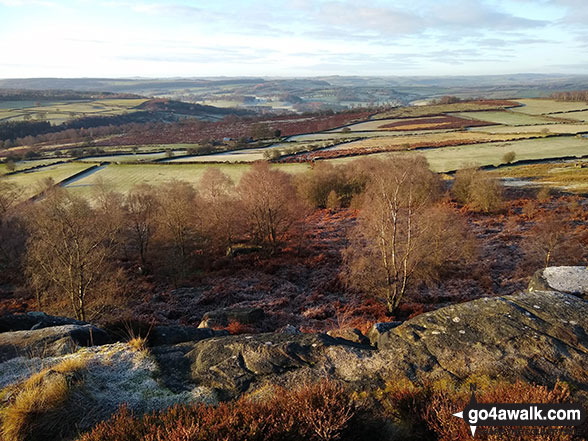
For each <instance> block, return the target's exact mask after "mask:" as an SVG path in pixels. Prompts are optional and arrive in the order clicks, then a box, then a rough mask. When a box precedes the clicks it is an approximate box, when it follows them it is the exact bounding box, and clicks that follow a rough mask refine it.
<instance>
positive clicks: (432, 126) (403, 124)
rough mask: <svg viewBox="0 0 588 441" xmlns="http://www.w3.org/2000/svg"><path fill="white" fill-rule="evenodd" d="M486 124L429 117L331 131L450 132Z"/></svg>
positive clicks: (453, 118)
mask: <svg viewBox="0 0 588 441" xmlns="http://www.w3.org/2000/svg"><path fill="white" fill-rule="evenodd" d="M487 124H488V123H485V122H482V121H479V120H473V119H465V118H459V117H455V116H449V115H440V116H431V117H423V118H400V119H380V120H372V121H366V122H361V123H357V124H352V125H349V126H347V127H343V128H339V129H336V130H333V132H339V133H341V132H347V133H349V131H351V132H363V131H365V132H367V133H369V131H371V130H382V131H390V132H392V131H394V132H399V131H400V132H405V133H407V134H408V133H411V132H414V131H420V130H426V131H427V132H428V131H430V130H451V129H463V128H465V127H471V126H480V125H487Z"/></svg>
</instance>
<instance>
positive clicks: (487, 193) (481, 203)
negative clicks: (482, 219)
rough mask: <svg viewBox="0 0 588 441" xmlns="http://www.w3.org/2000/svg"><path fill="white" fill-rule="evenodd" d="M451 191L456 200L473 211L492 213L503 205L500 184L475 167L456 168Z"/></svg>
mask: <svg viewBox="0 0 588 441" xmlns="http://www.w3.org/2000/svg"><path fill="white" fill-rule="evenodd" d="M451 192H452V193H453V197H454V198H455V200H456V201H458V202H459V203H461V204H464V205H467V206H468V207H469V208H471V209H472V210H474V211H482V212H484V213H493V212H496V211H498V210H500V209H501V208H502V207H503V195H502V185H501V184H500V183H499V181H498V180H496V179H494V178H492V177H490V176H488V175H487V174H485V173H484V172H483V171H482V170H480V169H479V168H476V167H468V168H465V169H461V170H458V171H457V172H456V173H455V180H454V181H453V187H452V189H451Z"/></svg>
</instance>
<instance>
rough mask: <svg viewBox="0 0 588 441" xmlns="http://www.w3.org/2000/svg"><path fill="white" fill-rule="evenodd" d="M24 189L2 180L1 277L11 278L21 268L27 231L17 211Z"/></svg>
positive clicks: (0, 185)
mask: <svg viewBox="0 0 588 441" xmlns="http://www.w3.org/2000/svg"><path fill="white" fill-rule="evenodd" d="M21 193H22V191H21V189H20V188H18V187H17V186H16V185H14V184H12V183H9V182H0V270H1V272H0V279H5V278H7V279H9V278H10V276H11V275H13V273H16V272H17V270H18V269H19V266H20V263H21V258H22V255H23V251H24V249H23V248H24V247H23V243H24V241H25V236H24V235H25V232H24V229H23V224H22V220H21V218H20V216H19V213H17V205H18V202H19V200H20V195H21Z"/></svg>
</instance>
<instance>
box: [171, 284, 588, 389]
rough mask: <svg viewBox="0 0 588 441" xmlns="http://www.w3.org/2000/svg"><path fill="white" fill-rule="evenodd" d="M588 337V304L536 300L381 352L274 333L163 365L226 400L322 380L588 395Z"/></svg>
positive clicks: (181, 353)
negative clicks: (473, 381)
mask: <svg viewBox="0 0 588 441" xmlns="http://www.w3.org/2000/svg"><path fill="white" fill-rule="evenodd" d="M394 325H396V324H394ZM586 330H588V302H585V301H584V300H582V299H580V298H578V297H577V296H573V295H571V294H565V293H560V292H533V293H521V294H517V295H511V296H505V297H495V298H483V299H478V300H475V301H472V302H466V303H462V304H458V305H452V306H448V307H445V308H441V309H438V310H436V311H433V312H429V313H425V314H421V315H419V316H417V317H415V318H413V319H411V320H408V321H406V322H404V323H403V324H401V325H399V326H395V327H393V328H391V329H390V327H388V329H387V330H385V329H384V327H382V329H381V331H382V332H380V333H379V334H378V336H377V342H376V344H377V350H376V349H374V348H373V347H369V346H365V345H361V344H357V343H353V342H351V341H348V340H343V339H341V338H332V337H330V336H328V335H326V334H285V333H274V334H257V335H235V336H228V337H215V338H211V339H206V340H202V341H200V342H197V343H193V344H192V343H189V344H183V346H181V347H180V345H177V346H178V347H177V350H176V349H173V347H170V348H169V349H167V351H168V353H167V354H166V356H165V357H161V358H163V359H165V358H167V357H171V358H172V359H173V358H175V360H176V361H175V362H174V363H173V364H174V365H175V366H177V367H178V368H179V367H180V366H182V365H183V367H182V368H181V369H182V370H184V371H186V370H187V369H189V372H184V374H183V375H184V378H185V379H186V380H187V381H189V382H191V383H193V384H195V385H202V386H206V387H213V388H215V389H217V390H218V391H219V393H221V395H222V396H223V397H225V398H227V397H234V396H237V395H239V394H241V393H244V392H251V391H254V390H256V389H258V388H263V387H264V386H265V385H267V384H278V385H282V386H285V387H292V386H294V385H296V384H299V383H300V382H304V381H308V380H310V379H317V378H322V377H331V378H335V379H338V380H342V381H344V382H347V383H351V384H355V387H356V388H357V389H363V388H373V387H380V386H383V385H384V384H385V383H386V382H389V381H393V380H395V379H402V378H408V379H411V380H413V381H426V380H431V381H435V380H456V381H463V380H466V379H467V378H468V377H470V376H472V375H488V376H489V377H492V378H503V379H507V380H509V381H514V380H516V379H523V380H527V381H531V382H536V383H540V384H553V383H554V382H555V381H557V380H558V379H560V380H563V381H567V382H569V383H571V384H573V385H574V386H575V387H578V388H580V389H584V390H588V334H587V332H586ZM163 349H164V347H162V350H163ZM162 355H163V354H162ZM172 355H173V357H172ZM168 360H169V358H168ZM176 374H177V378H181V375H180V374H181V373H180V372H178V373H176ZM190 387H194V386H193V385H191V386H190Z"/></svg>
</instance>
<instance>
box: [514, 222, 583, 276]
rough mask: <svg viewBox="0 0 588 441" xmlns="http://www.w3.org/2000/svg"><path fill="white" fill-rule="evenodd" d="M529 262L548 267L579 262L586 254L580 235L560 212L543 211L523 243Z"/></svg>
mask: <svg viewBox="0 0 588 441" xmlns="http://www.w3.org/2000/svg"><path fill="white" fill-rule="evenodd" d="M522 247H523V249H524V250H525V254H526V260H527V262H528V263H529V264H534V265H542V266H543V267H544V268H547V267H548V266H549V265H551V264H553V263H554V262H556V263H557V264H570V265H574V264H578V262H581V261H582V260H583V258H584V255H585V252H586V250H585V248H584V246H583V245H582V242H581V240H580V237H579V235H578V234H577V233H576V231H575V229H574V228H573V226H572V225H571V223H570V222H568V221H566V220H565V219H563V218H562V216H561V215H560V214H558V213H553V212H549V213H542V214H541V215H539V216H537V218H536V219H535V225H534V226H533V227H532V228H531V229H530V230H529V235H528V236H527V237H526V238H525V240H524V241H523V245H522Z"/></svg>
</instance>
